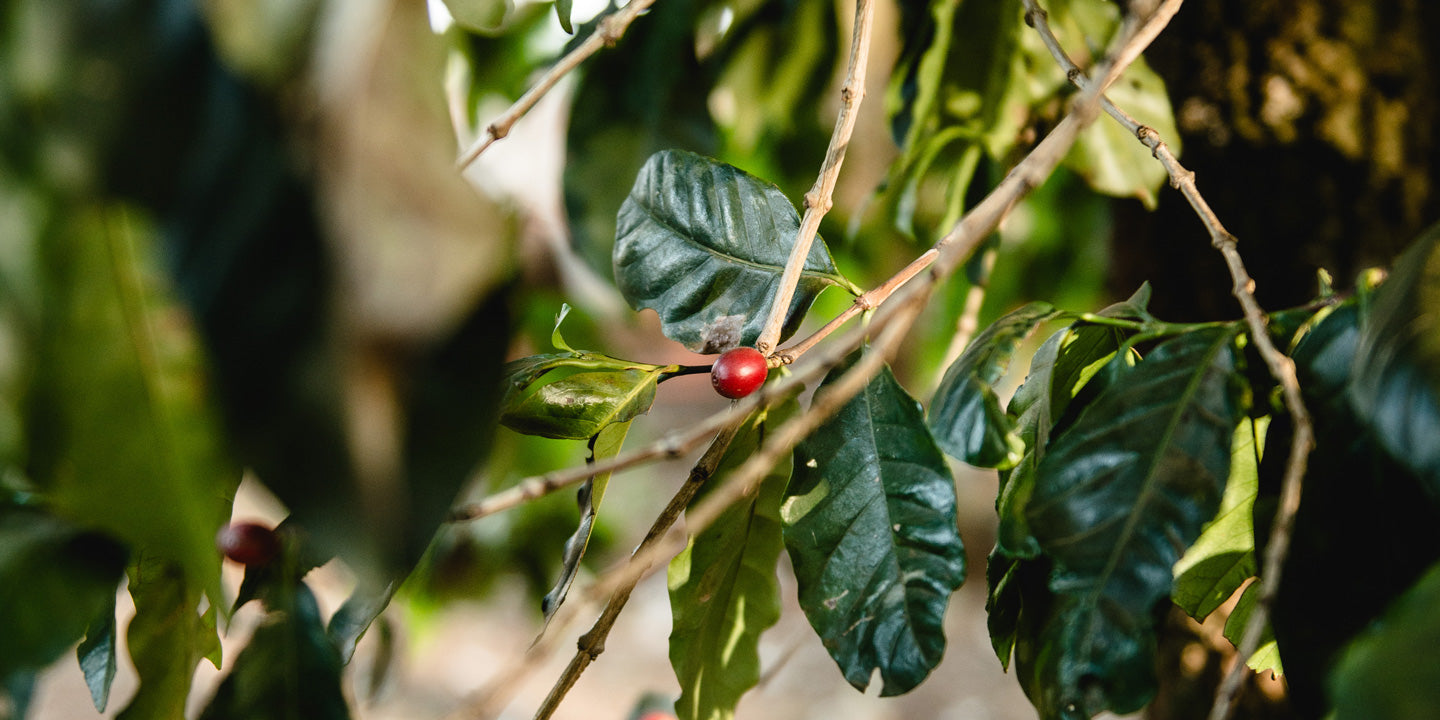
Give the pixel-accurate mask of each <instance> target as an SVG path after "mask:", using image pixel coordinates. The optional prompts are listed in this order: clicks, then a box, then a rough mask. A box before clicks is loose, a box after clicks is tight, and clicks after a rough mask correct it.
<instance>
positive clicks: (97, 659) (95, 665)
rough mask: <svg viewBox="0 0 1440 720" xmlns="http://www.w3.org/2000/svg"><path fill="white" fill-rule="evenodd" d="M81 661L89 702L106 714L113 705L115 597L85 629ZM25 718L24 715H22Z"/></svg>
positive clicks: (112, 597)
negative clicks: (107, 707) (111, 694)
mask: <svg viewBox="0 0 1440 720" xmlns="http://www.w3.org/2000/svg"><path fill="white" fill-rule="evenodd" d="M75 657H76V659H77V660H79V661H80V672H82V673H84V674H85V686H86V687H88V688H90V701H91V702H93V703H94V704H95V712H102V713H103V712H105V706H106V705H108V704H110V684H111V683H112V682H114V680H115V596H114V595H113V594H112V595H111V596H110V603H109V604H108V605H105V606H104V607H102V608H101V609H100V612H99V613H98V614H97V615H96V616H95V619H94V620H91V621H90V627H88V628H86V629H85V639H84V640H82V641H80V647H78V648H76V650H75ZM19 717H24V713H21V714H19Z"/></svg>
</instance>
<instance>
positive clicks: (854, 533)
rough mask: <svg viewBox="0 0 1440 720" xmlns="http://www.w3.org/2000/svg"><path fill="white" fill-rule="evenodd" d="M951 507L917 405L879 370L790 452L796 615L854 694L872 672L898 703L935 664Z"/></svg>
mask: <svg viewBox="0 0 1440 720" xmlns="http://www.w3.org/2000/svg"><path fill="white" fill-rule="evenodd" d="M856 357H858V355H852V356H851V359H850V362H853V361H854V359H855V358H856ZM849 366H850V363H844V364H842V365H841V366H840V367H837V368H836V369H835V370H834V371H832V372H831V374H830V376H829V377H828V378H827V380H826V382H831V381H833V379H834V378H835V377H838V375H839V374H840V373H843V372H844V370H845V369H847V368H848V367H849ZM822 391H823V385H822ZM955 502H956V500H955V485H954V481H953V480H952V478H951V476H950V471H949V468H948V467H947V466H946V464H945V458H944V456H943V455H942V454H941V453H940V449H939V447H938V446H936V444H935V440H934V438H932V437H931V436H930V431H929V430H928V428H926V426H925V421H924V417H923V415H922V414H921V410H920V406H919V404H918V403H916V402H915V400H914V399H913V398H911V397H910V396H909V395H908V394H907V393H906V392H905V390H904V389H903V388H901V387H900V385H899V384H898V383H897V382H896V381H895V378H894V376H893V375H892V374H891V373H890V371H889V369H888V368H886V369H883V370H882V371H881V372H880V373H879V374H878V375H876V376H875V378H873V379H872V380H871V381H870V383H869V384H868V385H867V386H866V387H865V389H864V390H863V391H862V392H861V393H860V394H858V395H856V396H855V397H854V398H853V399H851V400H850V401H849V402H848V403H846V404H845V406H844V407H843V408H841V409H840V411H839V412H838V413H836V414H835V416H834V417H833V418H831V419H830V420H829V421H827V422H826V423H825V424H823V425H821V427H820V429H819V430H818V431H816V432H815V433H814V434H813V435H811V436H810V437H809V438H808V439H807V440H806V441H805V442H803V443H801V445H800V446H799V448H798V451H797V455H796V461H795V477H794V479H793V481H792V482H791V484H790V489H789V490H788V491H787V499H786V501H785V505H784V508H783V518H784V521H785V546H786V548H787V549H788V550H789V553H790V558H791V560H792V562H793V563H794V565H795V576H796V580H797V581H798V582H799V585H800V606H801V608H803V609H804V610H805V615H806V617H807V618H809V620H810V625H811V626H812V627H813V628H814V629H815V631H816V633H818V634H819V635H820V639H821V641H822V642H824V644H825V647H826V649H827V650H829V651H830V656H831V657H832V658H834V660H835V662H836V663H837V664H838V665H839V666H840V671H841V672H842V673H843V674H844V675H845V679H846V680H847V681H849V682H850V684H851V685H854V686H855V687H857V688H860V689H863V688H865V687H866V686H867V685H868V684H869V682H870V676H871V673H872V672H873V671H875V670H879V672H880V677H881V679H882V681H883V682H884V687H883V688H882V690H881V694H882V695H887V696H888V695H898V694H900V693H904V692H906V691H908V690H910V689H912V688H914V687H915V686H916V685H919V684H920V682H921V681H922V680H924V679H925V677H926V676H927V675H929V673H930V671H931V670H932V669H933V668H934V667H935V665H936V664H937V663H939V662H940V657H941V655H942V653H943V652H944V649H945V635H944V628H943V627H942V623H941V621H942V620H943V618H944V615H945V608H946V606H947V604H948V603H949V599H950V594H951V593H952V592H953V591H954V590H955V588H957V587H959V586H960V583H961V582H962V581H963V580H964V579H965V553H964V547H963V545H962V544H961V541H960V535H959V532H958V531H957V529H956V526H955V523H956V519H955Z"/></svg>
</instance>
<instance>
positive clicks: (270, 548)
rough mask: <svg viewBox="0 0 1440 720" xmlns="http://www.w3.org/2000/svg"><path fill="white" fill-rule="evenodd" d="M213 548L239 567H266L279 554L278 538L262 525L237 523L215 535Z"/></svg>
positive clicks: (223, 528)
mask: <svg viewBox="0 0 1440 720" xmlns="http://www.w3.org/2000/svg"><path fill="white" fill-rule="evenodd" d="M215 547H216V548H218V549H219V550H220V552H221V553H222V554H223V555H224V556H225V557H227V558H230V559H231V560H234V561H235V562H237V563H240V564H241V565H254V566H261V565H267V564H269V563H270V561H272V560H274V559H275V558H276V556H278V555H279V554H280V537H279V536H277V535H276V534H275V531H274V530H271V529H270V528H268V527H265V526H264V525H260V524H257V523H249V522H237V523H231V524H229V525H226V526H225V527H222V528H220V531H219V532H217V533H215Z"/></svg>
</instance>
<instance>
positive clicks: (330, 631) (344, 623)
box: [325, 582, 399, 688]
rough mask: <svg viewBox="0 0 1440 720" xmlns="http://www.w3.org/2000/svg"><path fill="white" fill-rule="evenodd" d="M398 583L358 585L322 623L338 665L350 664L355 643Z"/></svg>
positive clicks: (386, 605) (363, 634) (391, 594)
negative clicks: (372, 585) (326, 622)
mask: <svg viewBox="0 0 1440 720" xmlns="http://www.w3.org/2000/svg"><path fill="white" fill-rule="evenodd" d="M398 585H399V584H398V582H392V583H391V584H390V585H388V586H387V587H385V588H383V589H381V590H378V591H377V590H375V589H373V588H367V587H358V588H356V589H355V592H353V593H351V594H350V597H348V598H346V599H345V602H344V604H342V605H341V606H340V608H339V609H337V610H336V611H335V614H334V615H331V616H330V624H328V625H326V626H325V634H326V635H329V636H330V642H331V643H332V644H333V645H334V646H335V653H336V655H337V656H338V657H339V659H340V664H341V665H349V664H350V658H351V657H352V656H354V654H355V646H356V645H357V644H359V642H360V638H362V637H364V636H365V633H366V631H368V630H369V629H370V625H371V624H373V623H374V622H375V619H376V618H378V617H380V613H383V612H385V608H387V607H389V605H390V599H391V598H392V597H394V596H395V590H396V588H397V587H398ZM373 687H374V686H373V685H372V688H373Z"/></svg>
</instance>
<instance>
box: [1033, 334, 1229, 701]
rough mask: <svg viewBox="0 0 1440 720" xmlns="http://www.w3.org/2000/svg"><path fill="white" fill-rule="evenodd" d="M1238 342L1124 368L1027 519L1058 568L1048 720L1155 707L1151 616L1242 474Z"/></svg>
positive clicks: (1217, 342)
mask: <svg viewBox="0 0 1440 720" xmlns="http://www.w3.org/2000/svg"><path fill="white" fill-rule="evenodd" d="M1234 334H1235V331H1233V330H1230V329H1227V328H1218V329H1210V330H1204V331H1196V332H1191V333H1188V334H1185V335H1181V336H1179V337H1176V338H1174V339H1171V340H1169V341H1166V342H1165V343H1162V344H1161V345H1160V346H1158V347H1157V348H1156V349H1155V350H1154V351H1153V353H1152V354H1151V355H1150V356H1149V357H1148V358H1146V359H1145V360H1144V361H1143V362H1141V363H1140V364H1138V365H1135V366H1131V365H1130V364H1129V362H1128V357H1126V356H1123V355H1121V356H1117V357H1116V358H1115V359H1112V360H1111V362H1110V363H1109V364H1108V365H1106V367H1105V369H1104V370H1103V371H1102V372H1101V375H1102V376H1104V377H1103V379H1101V387H1102V388H1103V389H1102V390H1101V391H1100V394H1099V395H1098V397H1096V398H1095V400H1094V401H1093V402H1092V403H1090V405H1089V406H1088V407H1086V408H1085V410H1084V411H1083V412H1082V413H1081V414H1080V416H1079V418H1078V419H1077V420H1076V422H1075V424H1074V425H1073V426H1071V427H1069V428H1067V429H1066V430H1065V431H1064V432H1062V433H1061V434H1060V435H1058V436H1057V437H1056V438H1055V439H1054V440H1053V441H1052V443H1051V444H1050V449H1049V451H1048V453H1047V454H1046V456H1045V458H1044V459H1043V460H1041V462H1040V465H1039V467H1038V469H1037V478H1036V485H1035V490H1034V493H1033V495H1032V496H1031V498H1030V502H1029V504H1028V505H1027V506H1026V518H1027V520H1028V521H1029V524H1030V528H1031V530H1032V532H1033V533H1034V534H1035V537H1036V539H1037V540H1038V541H1039V543H1040V547H1041V549H1042V551H1043V552H1044V553H1045V554H1046V555H1048V556H1049V557H1051V558H1052V559H1053V560H1054V561H1055V568H1054V570H1053V572H1052V573H1051V578H1050V587H1051V590H1052V591H1053V592H1055V594H1056V595H1057V604H1056V607H1055V610H1054V612H1053V614H1052V615H1051V617H1050V618H1049V619H1048V621H1047V623H1046V630H1044V631H1043V632H1044V634H1045V637H1046V638H1047V642H1048V643H1049V644H1050V647H1049V648H1048V651H1047V652H1044V653H1042V654H1041V661H1040V665H1039V667H1038V668H1037V674H1038V676H1039V677H1040V678H1042V679H1043V683H1042V684H1043V685H1044V687H1045V692H1044V693H1043V695H1042V696H1041V697H1033V696H1032V698H1031V700H1032V701H1033V702H1035V704H1036V706H1037V708H1039V709H1040V711H1041V714H1042V715H1043V716H1046V717H1058V716H1061V715H1062V713H1063V714H1071V713H1073V712H1075V711H1076V709H1078V711H1080V712H1082V713H1084V714H1085V715H1086V716H1087V717H1088V716H1090V715H1093V714H1095V713H1098V712H1101V711H1104V710H1107V709H1108V710H1112V711H1115V712H1130V711H1133V710H1135V709H1138V708H1139V707H1141V706H1142V705H1144V703H1145V702H1147V701H1148V700H1149V699H1150V697H1151V695H1153V693H1154V688H1155V678H1154V670H1153V657H1152V656H1153V649H1154V645H1155V630H1154V626H1153V619H1152V614H1153V612H1154V610H1155V607H1156V604H1157V603H1159V602H1161V601H1163V600H1166V599H1168V597H1169V594H1170V590H1171V583H1172V580H1171V568H1172V567H1173V566H1174V564H1175V562H1176V561H1177V560H1179V558H1180V555H1181V553H1183V552H1184V550H1185V548H1186V547H1187V546H1189V544H1190V543H1192V542H1193V541H1194V540H1195V538H1197V537H1198V536H1199V534H1200V530H1201V527H1202V525H1203V524H1204V523H1205V522H1206V521H1207V520H1209V519H1210V518H1212V517H1214V515H1215V512H1216V510H1217V509H1218V508H1219V503H1220V497H1221V493H1222V491H1223V489H1224V483H1225V478H1226V477H1227V476H1228V474H1229V466H1230V440H1231V437H1232V435H1233V433H1234V428H1235V425H1236V423H1237V422H1238V420H1239V415H1240V412H1241V408H1240V407H1239V403H1238V402H1237V400H1236V398H1235V397H1234V393H1233V390H1232V387H1231V383H1232V380H1233V378H1232V374H1233V373H1234V371H1235V361H1234V357H1233V354H1232V349H1231V344H1232V342H1233V340H1234Z"/></svg>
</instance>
